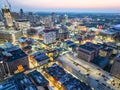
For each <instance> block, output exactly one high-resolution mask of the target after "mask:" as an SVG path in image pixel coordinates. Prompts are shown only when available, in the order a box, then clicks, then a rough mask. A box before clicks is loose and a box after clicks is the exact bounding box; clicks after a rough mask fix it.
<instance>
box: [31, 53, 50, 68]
mask: <svg viewBox="0 0 120 90" xmlns="http://www.w3.org/2000/svg"><path fill="white" fill-rule="evenodd" d="M29 61H30V62H31V64H30V68H34V67H37V66H42V65H44V64H46V63H48V61H49V57H48V56H46V54H45V53H41V52H36V53H34V54H32V55H30V56H29Z"/></svg>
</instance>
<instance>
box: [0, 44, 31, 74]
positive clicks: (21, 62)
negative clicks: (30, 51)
mask: <svg viewBox="0 0 120 90" xmlns="http://www.w3.org/2000/svg"><path fill="white" fill-rule="evenodd" d="M4 45H6V46H3V47H2V46H1V49H2V50H1V53H0V54H1V55H0V58H1V60H2V62H3V66H4V71H5V73H6V74H14V73H15V72H16V71H17V72H21V71H24V70H25V69H28V68H29V61H28V57H27V55H26V54H25V53H24V52H23V51H22V50H21V49H20V48H19V47H18V46H14V45H12V44H10V43H5V44H4Z"/></svg>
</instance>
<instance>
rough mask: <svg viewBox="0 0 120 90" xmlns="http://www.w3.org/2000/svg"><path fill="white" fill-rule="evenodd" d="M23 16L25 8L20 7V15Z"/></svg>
mask: <svg viewBox="0 0 120 90" xmlns="http://www.w3.org/2000/svg"><path fill="white" fill-rule="evenodd" d="M23 16H24V12H23V9H20V17H21V18H23Z"/></svg>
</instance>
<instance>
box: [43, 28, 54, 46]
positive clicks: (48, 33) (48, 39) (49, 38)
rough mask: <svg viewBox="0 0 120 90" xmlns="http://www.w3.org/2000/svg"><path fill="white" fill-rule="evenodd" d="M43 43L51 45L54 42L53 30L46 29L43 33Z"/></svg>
mask: <svg viewBox="0 0 120 90" xmlns="http://www.w3.org/2000/svg"><path fill="white" fill-rule="evenodd" d="M43 42H44V43H45V44H51V43H54V42H56V31H55V30H54V29H49V30H48V29H47V30H44V31H43Z"/></svg>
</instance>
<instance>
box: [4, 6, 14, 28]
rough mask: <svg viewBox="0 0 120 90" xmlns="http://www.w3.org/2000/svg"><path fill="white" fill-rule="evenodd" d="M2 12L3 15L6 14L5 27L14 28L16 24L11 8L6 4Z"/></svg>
mask: <svg viewBox="0 0 120 90" xmlns="http://www.w3.org/2000/svg"><path fill="white" fill-rule="evenodd" d="M2 12H3V16H4V22H5V27H6V28H9V29H12V28H13V26H14V23H13V18H12V16H11V12H10V9H9V8H7V7H6V6H5V7H4V8H3V9H2Z"/></svg>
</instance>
